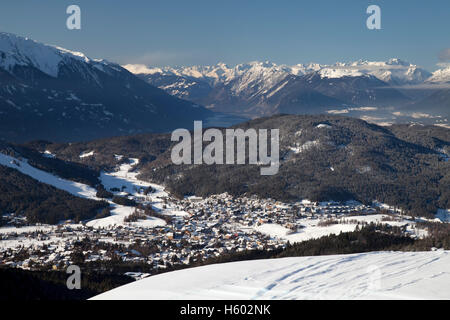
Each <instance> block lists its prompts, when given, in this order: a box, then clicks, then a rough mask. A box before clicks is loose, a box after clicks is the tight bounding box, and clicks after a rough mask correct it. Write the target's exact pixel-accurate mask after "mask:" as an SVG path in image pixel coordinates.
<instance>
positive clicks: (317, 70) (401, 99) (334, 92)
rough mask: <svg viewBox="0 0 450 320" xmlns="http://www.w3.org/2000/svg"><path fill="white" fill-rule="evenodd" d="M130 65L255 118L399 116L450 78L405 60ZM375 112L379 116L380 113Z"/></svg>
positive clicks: (212, 105) (151, 79)
mask: <svg viewBox="0 0 450 320" xmlns="http://www.w3.org/2000/svg"><path fill="white" fill-rule="evenodd" d="M124 67H125V68H127V69H128V70H130V71H131V72H133V73H135V74H137V75H138V76H139V77H141V78H142V79H144V80H146V81H147V82H148V83H150V84H152V85H154V86H157V87H159V88H161V89H163V90H165V91H166V92H168V93H170V94H171V95H174V96H177V97H179V98H183V99H186V100H190V101H194V102H197V103H199V104H202V105H205V106H206V107H207V108H209V109H211V110H214V111H222V112H230V113H236V114H241V115H242V114H244V115H246V116H248V117H250V118H256V117H260V116H267V115H272V114H277V113H294V114H303V113H323V112H331V113H333V111H336V109H337V110H342V109H344V111H342V112H341V113H348V111H349V110H350V111H358V110H356V109H355V108H361V107H372V108H377V109H386V110H387V111H384V112H383V116H386V114H388V115H389V116H391V118H398V117H399V116H398V115H397V116H395V115H394V117H392V113H393V112H400V111H402V113H404V114H408V111H412V112H414V111H417V106H420V105H428V104H427V99H428V98H429V97H430V96H432V95H433V94H434V93H437V94H442V92H445V91H446V89H448V84H449V81H450V68H444V69H442V70H438V71H436V72H434V73H430V72H429V71H427V70H425V69H423V68H421V67H419V66H417V65H414V64H411V63H408V62H405V61H402V60H400V59H390V60H389V61H387V62H372V61H365V60H360V61H356V62H350V63H342V62H338V63H336V64H334V65H320V64H297V65H294V66H287V65H277V64H275V63H271V62H258V61H256V62H250V63H246V64H238V65H236V66H234V67H230V66H227V65H226V64H224V63H219V64H217V65H214V66H193V67H177V68H172V67H166V68H151V67H146V66H143V65H125V66H124ZM425 88H426V90H425ZM435 100H436V99H435ZM436 102H437V104H436V105H434V106H433V109H432V110H433V111H434V112H435V113H436V114H433V115H432V117H436V118H435V119H438V120H440V121H439V122H446V121H443V119H440V118H439V116H441V118H445V117H448V115H449V110H450V104H449V102H450V99H449V97H448V95H445V98H442V99H440V100H437V101H436ZM412 105H414V106H413V107H410V106H412ZM419 109H420V108H419ZM427 109H428V108H427ZM375 110H376V109H372V110H371V111H375ZM366 111H367V110H366ZM378 111H379V110H378ZM412 112H411V114H412ZM411 114H408V115H409V116H410V115H411ZM356 116H358V114H356ZM373 116H374V117H379V112H378V113H375V114H373ZM413 118H414V119H417V118H418V117H417V116H416V117H413ZM380 120H382V119H380ZM388 120H392V119H388Z"/></svg>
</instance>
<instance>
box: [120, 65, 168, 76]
mask: <svg viewBox="0 0 450 320" xmlns="http://www.w3.org/2000/svg"><path fill="white" fill-rule="evenodd" d="M122 67H124V68H125V69H127V70H128V71H130V72H131V73H135V74H140V73H145V74H149V73H151V74H153V73H156V72H158V71H159V72H162V70H161V69H159V68H152V69H150V68H148V67H147V66H146V65H145V64H125V65H123V66H122Z"/></svg>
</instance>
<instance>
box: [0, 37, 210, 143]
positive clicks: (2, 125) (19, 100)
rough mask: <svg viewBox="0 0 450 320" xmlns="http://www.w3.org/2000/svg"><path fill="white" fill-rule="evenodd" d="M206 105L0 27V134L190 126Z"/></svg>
mask: <svg viewBox="0 0 450 320" xmlns="http://www.w3.org/2000/svg"><path fill="white" fill-rule="evenodd" d="M211 114H212V113H211V112H210V111H208V110H206V109H205V108H203V107H201V106H199V105H197V104H195V103H193V102H188V101H184V100H180V99H178V98H176V97H174V96H171V95H169V94H167V93H165V92H164V91H163V90H161V89H158V88H155V87H153V86H151V85H149V84H148V83H145V82H144V81H142V80H141V79H139V78H138V77H136V76H135V75H133V74H132V73H130V72H129V71H127V70H126V69H124V68H122V67H121V66H120V65H118V64H115V63H111V62H108V61H106V60H96V59H90V58H88V57H86V56H85V55H84V54H82V53H79V52H73V51H69V50H66V49H62V48H59V47H55V46H50V45H46V44H42V43H38V42H36V41H33V40H31V39H28V38H23V37H19V36H16V35H13V34H9V33H0V138H2V139H6V140H10V141H26V140H31V139H48V140H53V141H55V140H56V141H58V140H59V141H67V140H86V139H94V138H99V137H105V136H114V135H124V134H131V133H139V132H158V131H169V130H173V129H175V128H179V127H180V126H183V127H190V126H192V123H193V120H194V119H196V120H200V119H205V118H207V117H211Z"/></svg>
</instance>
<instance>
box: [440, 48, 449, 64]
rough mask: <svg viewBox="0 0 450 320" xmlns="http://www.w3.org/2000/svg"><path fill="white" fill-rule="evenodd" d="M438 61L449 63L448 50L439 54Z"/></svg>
mask: <svg viewBox="0 0 450 320" xmlns="http://www.w3.org/2000/svg"><path fill="white" fill-rule="evenodd" d="M439 60H440V61H443V62H445V61H450V48H446V49H444V50H442V51H441V52H439Z"/></svg>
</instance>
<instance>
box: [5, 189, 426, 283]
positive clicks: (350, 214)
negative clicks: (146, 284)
mask: <svg viewBox="0 0 450 320" xmlns="http://www.w3.org/2000/svg"><path fill="white" fill-rule="evenodd" d="M135 199H137V200H138V201H139V202H140V204H141V208H142V207H143V208H145V207H149V208H152V211H154V212H157V211H160V212H164V217H165V218H166V219H165V222H164V221H163V220H161V219H160V218H156V217H151V216H150V217H145V216H142V215H141V216H139V218H141V219H149V220H150V221H152V220H155V221H156V220H161V222H162V223H160V224H155V225H153V226H148V225H145V224H144V225H142V224H140V223H139V221H137V222H123V223H122V224H120V225H109V226H102V227H93V226H90V225H89V223H86V222H84V223H79V224H75V223H71V222H70V221H68V222H66V223H62V224H59V225H57V226H49V225H35V226H23V227H21V228H19V227H12V228H2V229H0V231H1V233H0V240H1V241H0V265H7V266H9V267H17V268H22V269H47V270H48V269H54V270H65V269H66V268H67V267H68V266H69V265H72V264H77V263H90V262H101V261H103V262H105V261H111V260H114V261H117V260H118V261H122V262H127V263H130V264H141V265H142V264H145V265H148V266H149V267H150V269H152V270H155V271H157V270H161V269H165V268H168V267H171V266H174V265H190V264H192V263H194V262H198V261H203V260H206V259H209V258H213V257H219V256H221V255H223V254H229V253H236V252H242V251H249V250H275V249H281V248H284V247H286V245H287V243H288V242H289V241H290V240H289V237H290V236H296V235H300V236H301V235H302V234H303V233H304V232H306V231H307V230H319V231H320V232H316V233H312V234H311V235H309V236H308V237H309V238H314V237H320V236H321V235H323V234H330V233H336V232H339V230H341V231H352V230H353V229H354V228H355V226H356V225H360V224H366V223H368V221H369V220H367V219H363V218H370V217H376V218H378V219H379V221H381V218H380V216H382V215H380V214H379V213H380V208H379V207H376V206H366V205H363V204H361V203H359V202H356V201H349V202H345V203H338V202H323V203H317V202H310V201H301V202H296V203H282V202H278V201H275V200H272V199H259V198H257V197H255V196H253V197H233V196H231V195H229V194H227V193H225V194H220V195H212V196H210V197H207V198H204V199H202V198H199V197H186V198H184V199H182V200H179V199H174V198H171V197H170V196H168V197H163V199H158V200H159V202H157V203H156V204H158V205H159V206H152V204H155V203H154V202H152V200H155V199H154V198H152V197H135ZM167 208H170V210H167ZM164 209H166V210H164ZM138 211H139V210H138V209H136V211H135V213H137V212H138ZM168 212H169V213H170V212H178V213H180V212H182V213H183V214H174V215H170V214H168ZM393 214H394V212H393ZM159 216H162V214H160V215H159ZM393 216H394V217H395V215H393ZM358 217H359V218H360V220H359V221H357V220H355V218H358ZM10 218H11V222H14V223H15V225H17V224H20V223H24V221H23V218H20V217H19V218H18V217H10ZM125 220H127V219H125ZM372 220H373V219H372ZM382 220H385V221H387V220H390V223H394V222H392V221H393V220H397V222H395V223H397V224H399V225H403V226H405V233H407V232H408V230H407V228H406V226H409V229H410V230H409V232H410V235H417V231H414V232H412V233H411V230H413V229H411V225H409V224H408V223H405V222H404V221H403V220H402V219H400V218H399V217H398V218H391V219H386V217H384V218H383V219H382ZM401 221H403V222H401ZM264 226H266V227H267V226H269V227H270V228H273V229H274V230H276V232H275V234H274V233H273V232H270V230H271V229H270V228H269V229H267V228H266V229H264V228H263V227H264ZM336 227H337V228H338V229H336ZM268 230H269V231H268ZM280 230H281V231H282V232H280ZM294 239H295V238H294ZM129 274H130V276H133V277H135V278H141V277H143V276H147V275H149V274H151V272H148V273H144V274H143V273H136V272H130V273H129Z"/></svg>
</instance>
